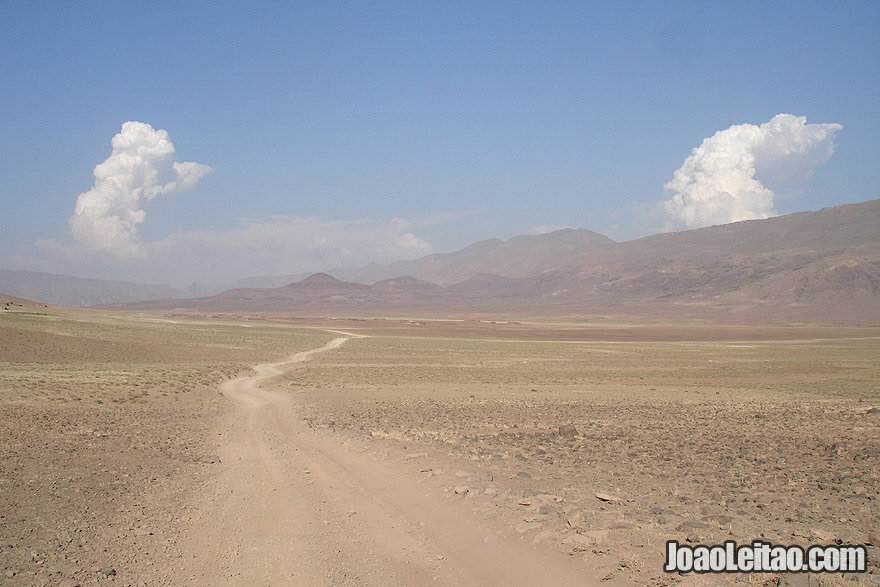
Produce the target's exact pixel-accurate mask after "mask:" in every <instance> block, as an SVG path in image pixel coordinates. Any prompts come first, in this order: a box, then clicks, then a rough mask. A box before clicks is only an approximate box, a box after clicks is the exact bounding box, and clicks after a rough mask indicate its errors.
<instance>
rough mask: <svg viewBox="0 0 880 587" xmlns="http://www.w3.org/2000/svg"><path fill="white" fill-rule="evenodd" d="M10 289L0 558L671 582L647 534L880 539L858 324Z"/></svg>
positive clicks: (53, 573)
mask: <svg viewBox="0 0 880 587" xmlns="http://www.w3.org/2000/svg"><path fill="white" fill-rule="evenodd" d="M34 314H35V313H32V314H25V313H21V314H19V315H15V316H10V315H0V570H2V572H3V575H2V577H0V580H2V581H4V582H8V583H10V584H61V583H65V584H68V585H76V584H83V585H85V584H93V583H105V582H112V583H118V584H125V585H128V584H206V583H211V584H254V583H263V584H363V583H372V584H424V583H430V582H433V583H437V584H536V583H542V584H548V583H553V584H575V583H577V584H593V583H600V582H603V581H605V582H609V581H610V582H611V583H615V582H618V583H622V584H630V583H636V584H672V583H679V582H684V583H698V582H700V581H705V580H706V579H705V578H700V577H694V576H684V577H680V576H678V575H666V574H664V573H662V571H661V570H660V568H661V564H662V562H663V560H662V551H663V544H664V542H665V540H667V539H669V538H678V539H681V540H688V541H691V542H716V541H718V542H720V541H723V540H724V539H730V538H733V539H736V540H740V541H747V540H751V539H754V538H758V537H764V538H767V539H771V540H774V541H778V542H783V543H801V544H810V543H828V542H832V541H837V540H840V541H844V542H854V543H864V542H869V541H872V542H874V543H877V542H880V537H878V536H877V534H878V529H880V506H878V502H877V490H878V488H880V480H878V467H877V459H878V458H880V413H878V412H880V410H873V408H877V407H880V389H878V387H877V382H878V381H880V341H878V340H876V339H875V338H872V337H874V336H876V332H875V331H873V330H871V329H864V330H862V331H859V330H858V329H848V330H847V331H846V332H840V333H836V335H835V336H790V335H789V336H788V338H797V339H799V340H786V334H785V333H786V331H788V332H791V329H787V328H779V329H778V330H774V329H768V332H769V331H770V330H772V331H773V332H772V335H770V334H768V335H766V336H763V337H753V338H748V339H746V338H743V337H741V336H728V337H727V339H724V337H722V336H720V335H719V334H718V333H717V332H715V331H712V332H711V333H709V334H707V335H706V336H704V337H699V336H688V334H689V333H690V332H691V331H690V330H687V331H686V332H682V331H679V330H676V327H675V326H665V328H667V329H668V330H669V332H668V340H656V339H657V338H659V335H658V334H657V331H656V330H655V329H654V328H653V327H652V329H651V330H650V336H648V337H647V338H648V340H639V339H638V337H635V338H633V335H632V329H631V328H630V331H629V333H628V334H627V335H626V338H625V339H623V340H621V339H620V338H619V337H617V336H610V337H609V338H611V340H601V339H599V337H598V336H595V337H594V338H592V339H590V340H584V339H581V340H578V339H577V337H575V336H574V335H571V334H570V333H568V332H569V331H570V330H571V328H570V327H568V326H566V327H564V328H562V330H565V331H566V333H563V334H561V335H559V336H552V334H553V332H552V327H547V326H546V325H540V326H536V328H540V330H541V331H540V333H538V334H536V335H534V336H518V335H515V334H512V333H508V334H507V335H506V336H503V337H499V336H497V333H498V329H499V326H498V325H497V324H487V325H486V326H485V327H484V328H483V329H482V330H481V329H480V328H478V327H476V326H474V325H473V324H468V328H467V336H461V335H460V333H458V334H457V333H456V331H455V326H454V324H456V323H449V322H447V323H441V324H439V325H438V326H437V329H436V331H434V332H432V331H431V329H432V325H431V324H430V323H428V322H425V323H423V324H420V325H418V326H412V327H411V326H409V325H406V326H400V324H401V323H400V322H399V321H398V322H397V324H398V326H394V327H390V326H389V325H388V323H387V321H386V322H383V323H382V324H378V325H377V324H373V323H371V322H370V321H360V320H358V321H339V320H335V321H326V320H325V321H323V322H319V323H314V322H312V323H309V324H290V323H288V324H281V323H275V324H273V323H269V320H266V319H264V318H260V317H246V316H237V317H233V318H232V319H230V317H229V316H215V317H213V318H212V317H210V316H199V317H198V320H195V321H192V320H191V317H185V316H167V315H164V316H163V315H126V314H121V313H119V314H99V313H95V312H78V313H68V314H64V313H63V312H60V313H59V312H56V313H52V312H49V313H47V315H34ZM528 327H529V325H524V324H516V325H513V330H515V331H516V332H520V331H524V330H528ZM410 328H417V329H418V333H417V334H415V335H414V334H411V333H410V330H409V329H410ZM687 328H688V329H690V328H693V325H691V326H687ZM661 334H662V332H661ZM737 334H741V332H738V333H737ZM801 334H805V333H801ZM811 334H814V333H811ZM826 334H827V332H826ZM832 334H833V333H832ZM843 334H846V336H845V337H842V335H843ZM354 335H366V336H365V337H363V338H360V337H356V336H354ZM689 338H691V339H696V340H688V339H689ZM700 338H702V340H700ZM829 339H831V340H829ZM291 353H296V354H294V355H293V357H291V356H290V355H291ZM285 357H286V358H285ZM257 363H260V365H259V366H258V367H256V368H254V369H249V368H247V365H253V364H257ZM218 390H219V391H218ZM869 561H870V563H871V564H872V565H873V566H872V573H873V574H872V575H867V576H862V577H860V580H862V582H865V581H870V580H872V578H873V580H874V582H875V583H876V582H877V581H876V577H878V576H880V569H878V568H877V566H876V565H877V561H880V552H877V548H876V546H875V547H872V548H871V549H869ZM710 579H711V581H710V582H712V583H715V582H721V581H723V582H733V581H746V582H752V583H763V584H775V583H776V582H777V580H778V578H777V577H773V576H768V575H755V576H740V577H735V576H728V577H720V578H719V577H711V578H710ZM817 580H818V582H819V583H821V584H838V583H840V581H842V579H840V578H839V577H819V578H817ZM847 584H848V583H847Z"/></svg>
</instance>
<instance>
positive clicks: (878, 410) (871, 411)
mask: <svg viewBox="0 0 880 587" xmlns="http://www.w3.org/2000/svg"><path fill="white" fill-rule="evenodd" d="M865 413H866V414H880V408H871V409H870V410H868V411H867V412H865Z"/></svg>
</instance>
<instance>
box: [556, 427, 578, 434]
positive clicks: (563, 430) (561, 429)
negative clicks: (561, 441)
mask: <svg viewBox="0 0 880 587" xmlns="http://www.w3.org/2000/svg"><path fill="white" fill-rule="evenodd" d="M577 433H578V430H577V428H575V426H574V424H560V425H559V436H577Z"/></svg>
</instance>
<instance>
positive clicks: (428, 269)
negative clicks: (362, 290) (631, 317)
mask: <svg viewBox="0 0 880 587" xmlns="http://www.w3.org/2000/svg"><path fill="white" fill-rule="evenodd" d="M614 244H615V243H614V241H613V240H611V239H610V238H608V237H607V236H604V235H601V234H599V233H597V232H592V231H590V230H586V229H583V228H565V229H562V230H557V231H555V232H551V233H547V234H538V235H520V236H515V237H513V238H511V239H509V240H506V241H502V240H499V239H497V238H496V239H489V240H485V241H479V242H476V243H474V244H472V245H470V246H468V247H465V248H463V249H461V250H458V251H455V252H452V253H437V254H434V255H427V256H425V257H421V258H420V259H415V260H412V261H398V262H396V263H391V264H390V265H370V266H367V267H361V268H348V269H339V270H336V271H332V273H333V274H334V275H335V276H336V277H339V278H340V279H345V280H348V281H358V282H361V283H373V282H375V281H378V280H380V279H388V278H391V277H400V276H404V275H406V276H410V277H416V278H418V279H423V280H425V281H430V282H432V283H437V284H440V285H443V286H447V285H452V284H454V283H459V282H461V281H464V280H466V279H469V278H471V277H474V276H475V275H479V274H481V273H493V274H495V275H501V276H504V277H528V276H531V275H536V274H538V273H541V272H543V271H545V270H547V268H548V267H550V268H552V267H558V266H559V265H560V264H562V263H565V262H566V261H570V260H573V259H576V258H577V257H579V256H581V255H582V254H583V253H584V252H585V251H594V250H600V249H604V248H607V247H609V246H614Z"/></svg>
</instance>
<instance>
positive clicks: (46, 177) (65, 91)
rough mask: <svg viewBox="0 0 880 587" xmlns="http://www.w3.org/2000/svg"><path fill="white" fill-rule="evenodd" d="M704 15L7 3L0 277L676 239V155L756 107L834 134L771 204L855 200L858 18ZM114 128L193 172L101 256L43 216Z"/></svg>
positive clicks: (862, 131)
mask: <svg viewBox="0 0 880 587" xmlns="http://www.w3.org/2000/svg"><path fill="white" fill-rule="evenodd" d="M719 4H720V5H719V6H713V5H712V4H711V3H704V2H694V3H685V2H670V3H647V2H632V3H626V2H619V3H586V2H578V3H546V2H543V3H530V4H529V3H511V2H505V3H481V4H476V3H454V2H442V3H422V2H401V3H375V4H372V3H359V2H352V3H323V2H321V3H312V4H297V3H280V2H279V3H265V4H255V5H250V4H242V3H225V2H204V3H201V2H186V3H162V2H157V3H129V2H91V3H90V2H77V3H63V2H52V3H41V2H20V3H7V4H5V5H4V9H3V11H2V12H0V29H2V31H3V33H2V35H0V80H2V81H0V128H2V133H0V161H2V164H0V202H2V207H3V210H2V213H0V218H2V220H0V225H2V233H0V246H2V247H3V251H4V252H3V253H0V267H10V268H21V269H27V268H30V269H35V270H51V271H55V272H62V273H71V274H76V275H84V276H94V277H120V278H125V279H136V280H139V281H171V282H175V283H182V282H184V281H186V280H188V279H189V278H190V277H192V278H195V279H198V280H200V281H212V280H213V281H218V280H219V281H223V280H229V279H233V278H235V277H243V276H245V275H248V274H272V273H288V272H289V273H293V272H299V271H303V270H312V269H320V268H324V269H328V268H331V267H327V266H323V265H326V264H329V265H335V264H359V263H362V262H366V261H370V260H378V261H388V260H391V259H394V258H398V257H405V256H415V255H417V254H423V253H424V252H427V251H430V250H433V251H446V250H452V249H455V248H459V247H462V246H465V245H467V244H469V243H471V242H473V241H475V240H479V239H484V238H489V237H501V238H507V237H510V236H513V235H515V234H521V233H524V232H527V231H529V230H530V229H533V228H534V227H537V226H581V227H586V228H590V229H593V230H596V231H599V232H603V233H605V234H609V235H610V236H612V237H613V238H616V239H618V240H621V239H626V238H632V237H636V236H642V235H645V234H649V233H651V232H656V231H659V230H663V229H670V228H686V227H689V226H691V225H684V224H681V222H685V220H683V218H684V216H681V217H680V218H672V220H675V221H676V222H679V224H675V223H673V224H670V215H671V214H672V213H671V212H670V211H669V209H664V207H663V202H664V201H667V200H669V198H670V193H665V192H664V185H665V184H667V182H670V181H671V180H672V179H673V174H674V173H675V171H676V170H677V169H679V167H681V166H682V165H683V163H684V162H685V159H686V158H687V157H688V156H689V154H690V153H691V149H693V148H695V147H697V146H699V145H700V144H701V142H702V141H703V140H704V139H705V138H707V137H711V136H712V135H713V134H715V133H716V132H717V131H721V130H724V129H727V128H728V127H731V125H739V124H744V123H749V124H752V125H761V124H762V123H767V122H768V121H770V120H771V119H773V117H774V116H776V115H777V114H780V113H790V114H793V115H795V116H803V117H806V122H807V123H809V124H813V123H837V124H840V125H842V129H836V127H835V129H831V134H830V135H829V136H828V137H825V138H824V139H822V140H823V141H824V142H822V143H821V145H820V147H821V148H826V147H829V145H831V144H832V141H833V144H834V145H835V146H834V150H833V155H830V156H828V157H818V159H821V161H819V163H815V162H813V163H815V164H813V163H810V165H808V166H807V167H808V169H807V168H806V167H805V168H804V169H801V167H798V170H801V171H803V173H804V174H805V176H804V177H802V178H800V179H797V178H795V180H792V181H788V182H786V183H784V185H783V184H780V186H772V187H773V192H774V193H775V198H774V199H773V201H772V213H787V212H792V211H797V210H810V209H817V208H821V207H823V206H831V205H836V204H841V203H846V202H856V201H863V200H868V199H873V198H876V197H880V178H878V171H877V169H878V161H880V99H878V96H880V75H878V74H880V67H878V66H880V61H878V56H880V41H878V38H880V35H877V30H878V29H880V3H878V2H862V3H855V2H853V3H849V2H839V3H827V2H798V3H766V2H759V3H747V2H736V3H733V2H731V3H719ZM126 121H140V122H143V123H147V124H149V125H151V126H152V128H153V129H156V130H158V129H164V130H165V131H167V133H168V135H169V138H170V141H172V142H173V147H174V155H173V159H174V160H177V161H193V162H198V163H201V164H205V165H209V166H210V167H211V168H213V171H212V172H211V173H209V174H207V175H204V176H203V177H201V178H200V179H199V180H198V182H197V184H196V185H195V187H193V188H192V189H189V190H186V191H185V193H184V191H180V193H173V194H172V193H170V194H169V195H163V196H162V197H157V198H156V199H155V200H153V201H150V202H148V203H146V204H145V205H144V210H145V212H146V219H145V220H143V222H140V223H139V224H138V225H137V227H136V228H137V233H136V239H139V242H140V241H143V242H145V243H156V242H160V241H161V242H166V241H167V239H168V237H169V235H178V237H177V240H175V242H174V244H173V245H172V244H168V243H167V242H166V244H165V245H162V246H161V247H153V248H149V249H147V248H144V249H143V250H141V251H140V252H139V254H136V255H129V256H122V255H116V254H115V252H114V251H113V250H110V248H108V247H105V249H104V250H100V247H98V248H96V247H97V245H95V246H92V245H94V243H92V244H91V245H90V244H89V243H87V242H85V241H82V242H80V241H77V240H76V239H75V238H74V237H71V226H70V225H69V224H68V219H69V218H70V217H71V216H72V215H73V214H74V206H75V204H76V202H77V197H78V196H79V195H80V194H81V193H84V192H87V191H89V190H90V189H91V188H93V186H94V185H95V177H94V176H93V170H94V168H95V166H96V165H98V164H99V163H101V162H102V161H104V160H105V159H107V158H108V157H109V156H110V154H111V147H110V140H111V138H112V137H113V136H114V135H116V134H117V133H119V132H120V129H121V127H122V124H123V123H124V122H126ZM811 128H812V127H811ZM817 128H818V127H817ZM755 140H758V139H755ZM761 140H763V139H761ZM820 142H821V141H820ZM761 144H764V143H761ZM774 144H775V143H774ZM817 144H819V143H818V142H817ZM823 145H824V146H823ZM820 147H817V148H820ZM761 148H763V147H761ZM826 155H828V153H826ZM818 159H817V160H818ZM810 161H812V159H810ZM760 165H761V164H760V162H759V166H760ZM759 172H760V169H759ZM810 173H812V176H811V177H809V178H808V177H807V176H808V175H809V174H810ZM758 179H761V177H760V174H759V177H758ZM764 210H765V211H766V210H770V209H769V208H766V206H765V207H764ZM750 213H752V214H753V216H752V217H758V216H755V215H754V214H759V213H760V212H755V211H754V210H753V212H750ZM270 218H275V219H276V221H272V220H269V219H270ZM706 218H709V219H710V220H711V218H718V216H711V215H710V216H707V217H706ZM737 218H739V217H733V216H731V217H730V219H737ZM241 219H248V220H249V221H251V222H253V223H257V224H258V225H259V226H260V227H261V228H260V229H259V231H258V232H259V234H260V235H262V236H260V237H259V238H256V237H254V236H253V234H254V233H252V232H248V230H241V231H239V233H237V234H238V236H236V237H232V236H230V235H229V231H231V230H235V229H236V227H238V228H239V229H240V228H241V227H242V226H243V225H242V224H241ZM285 219H286V220H285ZM393 219H405V221H400V220H397V221H393ZM710 220H706V221H705V222H708V221H710ZM353 221H358V222H357V223H355V224H349V223H352V222H353ZM693 222H697V220H694V221H693ZM395 223H396V224H395ZM269 225H271V226H269ZM245 226H246V225H245ZM273 231H275V232H273ZM294 231H295V232H297V234H302V235H304V236H302V238H298V237H296V238H295V237H291V240H290V242H285V243H283V244H282V245H278V246H277V247H275V248H272V246H268V245H267V246H263V245H264V244H265V243H274V242H275V241H277V240H278V239H279V238H286V237H284V236H279V235H284V234H288V233H290V232H294ZM325 231H326V234H325ZM348 233H356V236H355V237H348V236H346V235H347V234H348ZM194 234H198V235H200V236H199V237H198V238H196V237H194V236H192V235H194ZM182 235H189V236H186V237H184V236H182ZM206 235H207V236H206ZM217 235H225V236H222V237H220V236H217ZM405 235H410V236H412V237H413V238H414V239H416V240H407V239H409V237H408V236H405ZM163 239H165V240H163ZM371 239H375V247H374V246H373V244H372V243H373V242H374V241H371ZM38 241H39V242H40V243H42V244H40V245H35V243H37V242H38ZM196 242H197V243H198V244H194V243H196ZM47 243H48V245H47ZM261 243H262V244H261ZM247 246H253V247H262V248H261V249H260V251H261V252H260V254H256V253H255V255H254V256H252V257H248V256H246V255H242V256H241V258H240V259H238V260H236V261H234V262H232V261H230V263H229V264H228V266H225V267H222V268H221V267H217V266H214V265H212V264H211V263H210V262H209V261H210V259H215V258H216V257H217V256H218V255H219V256H223V255H224V254H226V253H225V251H226V249H236V250H238V249H241V248H242V247H247ZM90 247H91V248H90ZM174 247H177V249H176V250H177V251H178V252H176V253H169V252H168V251H171V250H172V249H173V248H174ZM322 247H324V248H322ZM160 248H161V249H162V251H164V253H160V252H157V250H158V249H160ZM73 249H76V251H75V253H71V251H72V250H73ZM184 249H185V250H186V253H185V254H183V253H182V252H180V251H183V250H184ZM4 255H5V257H4ZM163 255H164V256H163ZM280 257H283V258H280Z"/></svg>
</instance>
